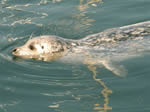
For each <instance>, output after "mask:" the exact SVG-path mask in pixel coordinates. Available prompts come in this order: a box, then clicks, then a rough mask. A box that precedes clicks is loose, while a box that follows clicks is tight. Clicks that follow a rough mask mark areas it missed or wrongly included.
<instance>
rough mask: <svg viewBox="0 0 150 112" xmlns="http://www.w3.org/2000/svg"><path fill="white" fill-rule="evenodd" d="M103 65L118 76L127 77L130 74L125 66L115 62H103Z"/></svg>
mask: <svg viewBox="0 0 150 112" xmlns="http://www.w3.org/2000/svg"><path fill="white" fill-rule="evenodd" d="M102 64H103V66H104V67H105V68H106V69H108V70H110V71H111V72H113V73H114V74H115V75H117V76H120V77H125V76H126V75H127V73H128V71H127V70H126V69H125V68H124V66H123V65H119V64H118V63H115V62H113V61H103V62H102Z"/></svg>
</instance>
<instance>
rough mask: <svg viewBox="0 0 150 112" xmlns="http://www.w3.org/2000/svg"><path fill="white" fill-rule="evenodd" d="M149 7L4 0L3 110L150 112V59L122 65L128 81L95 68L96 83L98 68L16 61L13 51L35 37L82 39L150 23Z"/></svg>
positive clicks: (118, 0) (111, 0) (0, 31)
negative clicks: (131, 25)
mask: <svg viewBox="0 0 150 112" xmlns="http://www.w3.org/2000/svg"><path fill="white" fill-rule="evenodd" d="M149 4H150V1H149V0H142V1H141V0H134V1H131V0H126V1H123V0H103V1H100V0H87V1H86V0H69V1H67V0H34V1H30V0H26V1H20V0H1V1H0V38H1V41H0V112H77V111H78V112H98V111H99V112H149V111H150V104H149V94H150V90H149V87H150V82H149V79H150V75H149V74H150V69H149V66H150V60H149V55H144V56H141V57H135V58H132V59H127V60H124V61H121V62H120V64H122V65H124V66H125V68H126V69H127V70H128V74H127V76H126V77H118V76H116V75H114V74H113V73H112V72H110V71H108V70H107V69H105V68H104V67H99V66H96V67H97V68H96V70H97V77H96V79H93V75H94V73H95V68H94V67H93V66H90V67H87V65H85V64H71V63H66V64H65V63H60V62H57V61H54V62H40V61H34V60H13V59H12V55H11V50H12V49H13V48H14V47H16V46H19V45H22V44H24V42H26V41H27V40H28V39H29V38H31V37H34V36H39V35H48V34H51V35H58V36H61V37H64V38H68V39H80V38H83V37H85V36H87V35H89V34H94V33H97V32H101V31H103V30H105V29H108V28H113V27H121V26H125V25H130V24H135V23H137V22H143V21H147V20H150V14H149V10H150V7H149ZM91 71H93V72H91ZM97 79H101V80H97ZM100 81H101V82H100ZM102 82H103V84H102ZM102 92H104V93H102ZM107 92H108V93H107ZM111 92H112V93H111ZM106 100H108V101H106ZM104 107H105V108H104ZM106 107H107V108H106Z"/></svg>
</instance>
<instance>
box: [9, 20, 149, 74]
mask: <svg viewBox="0 0 150 112" xmlns="http://www.w3.org/2000/svg"><path fill="white" fill-rule="evenodd" d="M145 40H146V41H145ZM141 45H142V47H144V46H146V48H149V45H150V21H146V22H141V23H137V24H133V25H128V26H124V27H120V28H112V29H108V30H105V31H103V32H100V33H97V34H93V35H88V36H86V37H84V38H82V39H79V40H71V39H64V38H61V37H58V36H54V35H44V36H39V37H35V38H33V39H30V40H28V41H27V42H26V43H25V44H24V45H23V46H19V47H16V48H15V49H14V50H13V51H12V54H13V55H14V56H16V57H21V58H25V59H36V60H43V61H52V60H57V59H60V58H63V57H66V59H67V60H69V58H68V57H67V56H69V55H70V54H77V55H78V56H79V57H82V56H83V55H84V53H85V54H86V52H88V53H89V54H90V53H91V52H89V51H92V53H94V51H96V53H95V54H96V55H95V56H94V58H93V60H95V61H96V62H97V63H98V62H99V63H101V64H103V65H104V66H105V67H106V68H108V69H111V71H114V69H115V68H113V67H116V68H120V69H121V68H122V67H120V66H114V65H113V64H112V63H111V61H110V58H111V57H113V56H114V57H116V60H118V59H119V58H118V56H120V57H127V56H126V55H125V52H126V54H134V55H137V54H138V53H134V52H133V49H134V50H135V51H138V50H139V49H140V51H141V48H142V47H140V46H141ZM149 49H150V48H149ZM142 50H144V49H142ZM77 55H74V57H76V56H77ZM70 57H73V55H70ZM97 57H99V59H96V58H97ZM83 58H84V57H83ZM73 60H77V58H76V59H73ZM98 60H100V61H98ZM103 60H107V61H103ZM114 60H115V59H114ZM93 63H94V62H93ZM120 71H121V70H120ZM120 71H119V72H120ZM119 72H117V73H116V74H120V73H119Z"/></svg>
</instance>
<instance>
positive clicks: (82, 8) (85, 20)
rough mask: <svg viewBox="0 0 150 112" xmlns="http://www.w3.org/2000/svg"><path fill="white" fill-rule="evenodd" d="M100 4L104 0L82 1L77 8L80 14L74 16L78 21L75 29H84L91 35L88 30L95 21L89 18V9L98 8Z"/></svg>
mask: <svg viewBox="0 0 150 112" xmlns="http://www.w3.org/2000/svg"><path fill="white" fill-rule="evenodd" d="M99 3H102V0H80V4H79V5H78V6H77V9H78V10H79V12H78V13H77V14H75V16H74V18H76V19H77V20H78V22H77V24H76V25H75V29H81V28H84V29H87V31H88V32H89V33H91V31H90V30H88V28H89V26H91V25H92V24H91V23H93V22H95V20H94V19H93V18H91V17H88V16H87V14H88V8H90V7H97V4H99Z"/></svg>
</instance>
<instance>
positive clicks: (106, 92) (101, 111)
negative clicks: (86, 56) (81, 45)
mask: <svg viewBox="0 0 150 112" xmlns="http://www.w3.org/2000/svg"><path fill="white" fill-rule="evenodd" d="M88 68H89V70H90V71H92V73H93V79H94V80H95V81H96V82H98V83H99V84H100V85H101V86H102V87H103V90H102V91H101V94H102V95H103V97H104V105H103V106H102V107H101V105H100V104H95V105H94V106H95V107H94V110H97V111H99V112H107V110H112V107H110V106H108V105H109V97H108V96H109V95H110V94H112V90H111V89H109V88H108V87H107V86H106V85H105V83H104V82H103V81H102V80H101V79H97V78H96V75H97V72H96V67H95V66H93V65H88ZM99 106H100V107H99Z"/></svg>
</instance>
